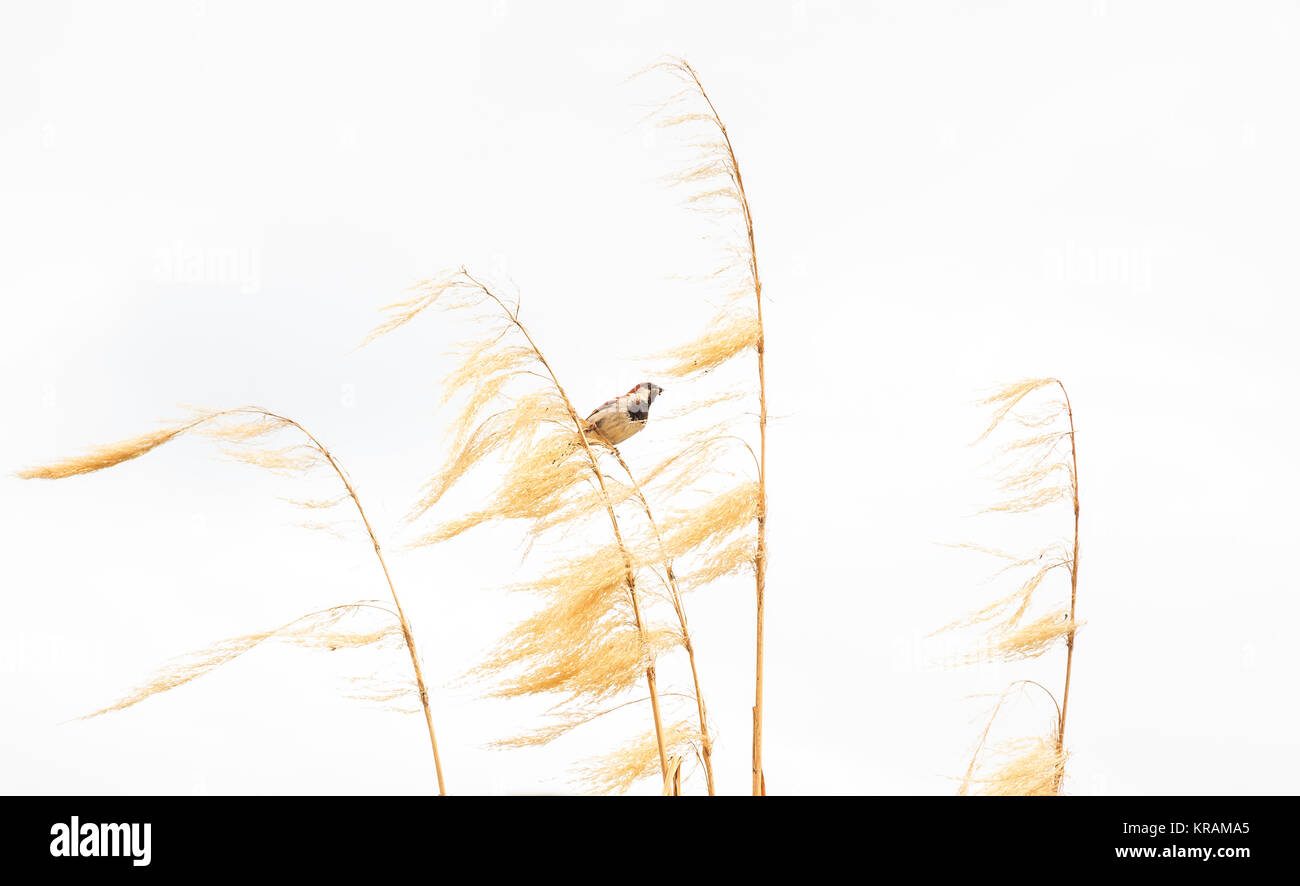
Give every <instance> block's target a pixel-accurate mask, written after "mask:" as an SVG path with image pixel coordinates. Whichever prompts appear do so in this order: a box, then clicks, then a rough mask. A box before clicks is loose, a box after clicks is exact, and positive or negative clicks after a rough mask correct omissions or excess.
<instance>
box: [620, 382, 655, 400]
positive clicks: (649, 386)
mask: <svg viewBox="0 0 1300 886" xmlns="http://www.w3.org/2000/svg"><path fill="white" fill-rule="evenodd" d="M663 392H664V389H663V388H661V387H659V386H658V385H657V384H655V383H654V382H648V381H643V382H641V384H639V385H637V386H636V387H635V388H633V389H632V390H630V391H628V393H629V394H644V395H645V398H646V402H647V403H653V402H654V401H655V398H656V397H658V396H659V395H660V394H662V393H663Z"/></svg>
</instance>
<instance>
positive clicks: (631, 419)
mask: <svg viewBox="0 0 1300 886" xmlns="http://www.w3.org/2000/svg"><path fill="white" fill-rule="evenodd" d="M663 390H664V389H663V388H661V387H659V386H658V385H656V384H651V383H650V382H648V381H643V382H641V384H639V385H637V386H636V387H635V388H633V389H632V390H630V391H628V392H627V393H626V394H624V395H623V396H621V397H615V398H614V399H613V400H610V401H608V402H606V403H602V404H601V405H600V406H598V407H596V411H595V412H593V413H592V414H591V415H589V416H587V424H588V425H589V427H588V433H589V434H591V436H592V437H594V438H595V439H597V440H601V439H603V440H605V441H606V442H608V443H610V444H611V445H614V446H617V445H618V444H620V443H622V442H623V441H624V440H626V439H627V438H628V437H631V436H632V435H633V434H635V433H636V432H637V431H639V430H641V429H642V428H644V427H645V424H646V422H647V421H649V420H650V404H651V403H653V402H654V401H655V398H656V397H658V396H659V395H660V394H662V393H663ZM592 432H594V433H592Z"/></svg>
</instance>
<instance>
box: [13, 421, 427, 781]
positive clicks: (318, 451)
mask: <svg viewBox="0 0 1300 886" xmlns="http://www.w3.org/2000/svg"><path fill="white" fill-rule="evenodd" d="M286 430H292V431H293V432H296V433H297V434H298V435H300V436H301V437H305V438H306V442H300V443H297V444H295V445H291V446H282V447H277V448H268V447H265V446H263V445H260V444H262V443H263V442H264V441H265V440H266V439H267V438H269V437H271V436H273V435H275V434H276V433H277V432H281V431H286ZM190 432H195V433H200V434H203V435H205V436H207V437H210V438H212V439H215V440H218V441H220V442H222V443H224V444H225V446H226V448H225V452H226V454H227V455H229V456H230V457H232V458H234V459H235V460H237V461H242V462H245V463H247V464H252V465H255V466H258V467H262V468H266V469H267V470H270V471H274V472H276V473H281V474H304V473H306V472H307V471H309V470H311V469H312V468H316V467H326V466H328V467H329V468H330V470H331V471H332V473H333V474H334V475H335V476H336V477H337V479H338V480H339V482H341V483H342V484H343V488H344V489H345V490H346V493H345V494H344V495H341V496H339V497H337V498H334V499H326V500H304V501H298V502H295V503H296V504H299V505H301V506H302V507H305V508H308V509H310V510H312V511H320V510H328V509H330V508H333V507H335V506H337V505H338V504H341V503H342V502H343V501H344V500H346V499H351V501H352V503H353V504H354V505H355V506H356V510H357V514H358V515H359V516H360V518H361V522H362V524H363V525H364V526H365V530H366V534H367V536H368V537H369V539H370V542H371V544H372V545H373V547H374V550H375V557H376V558H377V559H378V560H379V565H380V568H381V569H382V570H383V573H384V580H385V581H386V582H387V584H388V590H389V593H390V594H391V596H392V601H393V608H391V609H389V608H388V607H387V606H386V605H383V604H376V603H375V602H374V601H359V602H357V603H350V604H345V605H342V606H335V607H331V608H329V609H325V610H321V611H320V612H316V613H311V614H309V615H305V616H302V617H301V618H298V619H295V620H293V621H291V622H289V623H287V624H284V625H281V626H279V627H277V628H273V629H271V630H269V631H262V632H258V633H254V634H247V635H244V636H241V637H233V638H229V639H226V640H222V641H220V642H218V643H216V644H215V645H213V646H210V647H208V648H207V649H204V650H201V651H199V652H196V653H191V654H190V655H188V656H184V657H182V658H180V659H177V660H176V661H174V662H172V663H171V664H169V665H168V666H166V667H164V668H163V669H162V670H160V671H159V672H158V673H157V674H155V675H154V676H153V677H152V678H151V679H150V680H149V681H148V682H146V683H145V684H143V685H142V686H140V687H137V688H136V689H135V690H133V691H132V692H130V693H129V694H127V695H126V696H125V697H123V698H122V699H120V700H119V701H117V702H115V703H114V704H112V705H109V706H108V707H106V708H103V709H101V710H98V711H95V712H94V713H92V714H87V715H86V716H87V717H94V716H98V715H100V714H105V713H108V712H110V711H117V710H122V709H123V708H127V707H130V706H131V705H134V704H138V703H139V702H141V701H144V700H145V699H146V698H149V697H150V696H153V695H157V694H159V693H161V692H166V691H167V690H169V689H175V688H177V687H178V686H182V685H184V684H185V683H188V682H190V681H191V680H194V679H197V678H198V677H201V676H203V675H204V674H206V673H208V672H209V671H211V670H213V669H214V668H217V667H220V666H221V665H223V664H225V663H227V662H229V661H231V660H233V659H234V658H237V657H238V656H240V655H242V654H244V653H245V652H247V651H249V650H250V649H252V648H254V647H255V646H258V645H260V644H262V643H264V642H267V641H269V640H281V641H287V642H291V643H295V644H297V645H301V646H310V647H316V648H327V649H338V648H344V647H351V648H356V647H359V646H366V645H372V644H376V643H380V642H383V641H384V640H386V639H390V638H391V637H392V636H394V634H395V633H396V632H398V631H400V635H401V637H402V640H403V642H404V644H405V645H406V649H407V652H408V653H409V655H410V659H411V669H412V672H413V674H414V681H415V689H416V692H417V693H418V696H419V699H420V705H421V707H422V708H423V710H424V719H425V724H426V725H427V727H428V732H429V745H430V748H431V750H432V752H433V763H434V771H435V772H436V774H437V778H438V793H439V794H446V792H447V788H446V783H445V781H444V779H443V774H442V759H441V757H440V756H439V754H438V740H437V737H436V735H435V733H434V728H433V714H432V713H431V711H430V709H429V694H428V691H427V689H426V688H425V683H424V674H423V671H422V670H421V667H420V658H419V654H418V652H417V650H416V646H415V637H414V635H413V634H412V632H411V626H410V624H409V623H408V622H407V620H406V614H405V613H404V612H403V611H402V604H401V601H400V600H399V599H398V596H397V588H396V587H395V586H394V585H393V579H392V576H391V575H390V574H389V571H388V564H387V563H386V562H385V560H384V555H383V552H382V550H381V549H380V545H379V540H378V539H377V538H376V537H375V532H374V529H373V528H372V527H371V525H370V520H369V518H367V517H366V512H365V509H364V508H363V507H362V506H361V499H360V498H359V497H358V496H357V493H356V489H355V488H354V487H353V485H352V481H351V480H350V479H349V477H348V474H347V472H346V471H345V470H344V469H343V466H342V465H341V464H339V462H338V460H337V459H335V457H334V455H333V454H332V453H331V452H330V451H329V449H327V448H326V447H325V445H324V444H322V443H321V442H320V441H319V440H318V439H317V438H316V437H315V436H313V435H312V434H311V433H310V432H309V431H308V430H307V429H306V428H304V427H303V426H302V425H300V424H298V422H296V421H294V420H293V419H291V418H287V417H285V416H282V415H277V414H276V413H273V412H269V411H267V410H265V409H262V408H260V407H256V406H246V407H242V408H239V409H227V410H221V411H212V410H200V411H198V412H197V414H196V415H194V416H193V417H191V418H189V419H187V420H185V421H183V422H179V423H176V424H174V425H172V426H170V427H168V428H164V429H163V430H160V431H153V432H150V433H147V434H141V435H140V436H137V437H132V438H130V439H128V440H123V441H120V442H118V443H111V444H107V445H103V446H98V447H95V448H93V449H91V450H89V451H88V452H86V453H84V454H82V455H79V456H72V457H70V458H65V459H62V460H59V461H56V462H51V463H49V464H46V465H40V466H36V467H31V468H27V469H25V470H22V471H20V472H18V476H19V477H22V478H24V479H45V480H55V479H62V478H65V477H73V476H77V475H79V474H88V473H91V472H92V471H101V470H104V469H106V468H111V467H113V466H115V465H119V464H121V463H123V462H126V461H130V460H132V459H135V458H139V457H140V456H142V455H145V454H146V453H148V452H151V451H152V450H154V449H156V448H157V447H159V446H161V445H163V444H164V443H168V442H170V441H171V440H174V439H176V438H177V437H179V436H181V435H182V434H186V433H190ZM306 525H309V526H314V525H318V524H306ZM362 609H370V610H379V611H382V612H385V613H387V614H388V615H389V616H390V617H392V618H393V619H394V621H395V624H390V625H388V627H387V628H382V629H380V630H378V631H374V630H372V631H368V632H363V633H357V632H351V633H349V632H340V631H335V630H332V628H333V627H334V626H335V625H336V624H337V623H338V622H339V620H340V619H342V618H343V617H344V616H347V615H352V614H355V613H356V612H358V611H360V610H362ZM397 695H398V693H396V692H394V691H391V690H389V691H385V690H380V691H379V692H369V693H362V697H367V698H372V699H374V700H376V701H381V702H390V701H392V700H393V699H394V698H395V697H397Z"/></svg>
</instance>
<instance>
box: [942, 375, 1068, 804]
mask: <svg viewBox="0 0 1300 886" xmlns="http://www.w3.org/2000/svg"><path fill="white" fill-rule="evenodd" d="M982 405H984V406H986V407H989V408H990V409H991V411H992V415H991V418H990V421H989V424H988V425H987V427H986V428H985V429H984V432H983V433H982V434H981V435H980V436H979V439H978V440H977V441H976V442H981V441H985V440H988V439H989V438H990V437H992V436H993V435H995V434H997V433H999V432H1003V431H1005V432H1007V433H1009V434H1011V437H1010V439H1009V440H1008V441H1006V442H1004V443H1003V444H1002V445H1001V446H1000V447H999V449H998V455H997V463H998V466H999V488H1000V490H1001V492H1002V494H1003V498H1002V499H1001V500H1000V501H998V502H996V503H994V504H993V505H992V506H991V507H989V508H987V509H986V511H987V512H994V513H1004V514H1032V513H1036V512H1038V511H1041V510H1043V509H1046V508H1048V507H1050V506H1051V505H1054V504H1057V503H1060V502H1068V503H1069V504H1070V505H1071V510H1072V513H1073V516H1074V523H1073V528H1074V532H1073V536H1072V538H1071V539H1070V540H1068V541H1058V542H1053V543H1051V544H1048V545H1046V546H1045V547H1043V548H1041V549H1040V550H1038V551H1036V552H1034V553H1033V554H1031V555H1029V556H1025V557H1018V556H1016V555H1013V554H1007V553H1004V552H1002V551H996V550H991V549H988V548H983V547H980V546H978V545H963V546H962V547H967V548H971V549H974V550H978V551H982V552H984V553H987V554H991V555H994V556H996V557H998V558H1000V559H1002V560H1003V561H1004V565H1003V567H1002V568H1001V569H1000V570H998V572H997V573H996V574H995V576H994V577H995V578H996V579H999V580H1001V579H1002V577H1003V576H1008V575H1019V576H1020V578H1019V579H1018V580H1017V582H1016V586H1015V587H1014V589H1013V590H1012V591H1011V592H1010V593H1006V594H1004V595H1002V596H1001V597H1000V598H998V599H996V600H994V601H993V602H992V603H989V604H986V605H985V606H983V607H981V608H979V609H977V610H975V611H974V612H971V613H969V614H968V615H966V616H965V617H963V618H961V619H959V620H958V621H956V622H953V623H952V624H949V625H947V626H946V627H944V628H941V630H944V631H947V630H957V629H965V628H979V629H981V630H983V631H984V635H983V637H982V638H981V641H980V643H979V644H978V646H977V648H976V649H975V650H974V651H973V652H972V653H971V654H970V655H969V656H968V658H967V660H970V661H975V660H1002V661H1015V660H1022V659H1028V658H1037V657H1038V656H1041V655H1043V654H1045V653H1047V652H1049V651H1050V650H1052V649H1055V648H1057V647H1059V646H1060V645H1062V644H1063V645H1064V646H1065V647H1066V660H1065V680H1064V689H1063V691H1062V695H1061V699H1060V701H1059V702H1058V701H1057V698H1056V696H1055V694H1053V693H1052V692H1051V691H1050V690H1048V689H1047V688H1046V687H1044V686H1042V685H1041V684H1038V683H1034V684H1033V685H1035V686H1038V687H1039V688H1041V689H1043V691H1044V692H1045V693H1047V695H1048V696H1049V698H1051V700H1052V703H1053V705H1054V706H1055V708H1056V715H1057V716H1056V719H1055V722H1054V728H1053V734H1052V735H1051V736H1050V738H1034V739H1027V740H1024V741H1015V742H1012V743H1011V744H1008V745H1003V746H1000V749H999V750H998V751H997V752H996V753H995V754H993V755H992V756H993V757H994V758H996V759H993V760H989V759H986V758H987V757H988V756H989V755H982V752H983V750H984V746H985V743H986V740H987V737H988V731H989V728H988V727H986V728H985V732H984V735H983V737H981V739H980V742H979V745H978V747H977V748H976V751H975V753H974V755H973V756H972V758H971V764H970V768H969V769H968V771H967V774H966V778H965V780H964V781H963V785H962V791H961V792H962V793H968V792H969V791H970V790H971V786H972V785H977V786H978V788H979V792H981V793H994V794H1008V793H1011V794H1045V793H1048V794H1058V793H1060V791H1061V788H1062V786H1063V784H1064V777H1065V760H1066V756H1067V753H1066V750H1065V724H1066V714H1067V713H1068V710H1069V700H1070V676H1071V672H1072V668H1073V663H1074V643H1075V637H1076V636H1077V634H1078V631H1079V627H1080V623H1079V622H1078V620H1077V619H1076V616H1075V609H1076V603H1077V596H1078V562H1079V484H1078V472H1077V458H1076V448H1075V433H1074V414H1073V411H1072V409H1071V407H1070V400H1069V395H1068V394H1067V393H1066V390H1065V386H1064V385H1063V384H1061V382H1060V381H1058V380H1057V379H1052V378H1039V379H1028V380H1025V381H1020V382H1016V383H1014V384H1009V385H1006V386H1004V387H1003V388H1001V389H999V390H998V391H996V392H995V393H994V394H992V395H991V396H989V397H987V398H986V399H984V400H983V401H982ZM1056 574H1064V575H1068V576H1069V580H1070V584H1069V601H1068V606H1067V605H1066V604H1065V603H1063V602H1060V601H1059V596H1058V598H1057V602H1048V603H1047V604H1046V605H1042V604H1041V598H1042V597H1043V596H1044V594H1048V595H1050V592H1048V591H1044V588H1045V587H1046V586H1047V579H1049V578H1050V577H1051V576H1052V575H1056ZM1005 699H1006V694H1005V693H1004V695H1003V698H1002V700H1000V701H999V702H998V705H997V707H995V708H994V711H993V715H992V716H991V717H990V719H989V727H991V726H992V723H993V720H994V719H995V718H996V717H997V715H998V712H999V710H1000V709H1001V707H1002V702H1003V701H1005Z"/></svg>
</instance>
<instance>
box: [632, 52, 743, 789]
mask: <svg viewBox="0 0 1300 886" xmlns="http://www.w3.org/2000/svg"><path fill="white" fill-rule="evenodd" d="M651 70H662V71H666V72H668V73H669V74H670V75H672V76H674V77H676V78H677V79H678V80H679V81H680V82H681V84H682V87H683V88H682V89H681V90H680V91H678V92H677V93H676V94H675V95H673V96H671V97H670V98H669V100H668V101H667V102H666V103H665V105H664V106H663V108H662V109H661V111H662V112H663V115H662V117H661V120H660V123H661V125H663V126H682V125H690V126H698V127H701V128H702V129H703V131H704V132H705V133H706V135H705V136H704V137H703V140H702V141H701V142H699V143H697V144H696V147H697V148H698V149H699V150H700V157H699V158H698V162H696V163H695V164H694V165H692V166H690V167H689V168H687V169H685V170H684V171H682V172H681V173H679V174H678V175H676V176H674V177H673V181H674V183H676V184H679V185H686V186H689V187H691V188H693V191H692V193H691V194H690V196H689V197H688V202H689V203H690V204H691V205H693V206H695V207H697V208H702V209H707V210H709V211H715V212H722V213H724V214H725V213H732V214H737V213H738V215H739V220H740V221H741V223H742V224H743V233H742V234H741V236H740V243H739V244H737V245H736V246H735V247H734V250H735V252H736V253H737V254H739V255H740V259H739V260H738V262H736V264H733V265H730V266H728V268H724V269H723V271H727V270H731V269H734V268H736V266H737V265H738V266H739V268H738V269H739V270H740V271H741V276H742V280H740V281H739V290H740V292H743V293H744V294H745V295H747V296H748V297H749V298H751V299H752V305H753V313H752V314H750V313H749V312H748V311H746V312H743V313H739V314H738V313H736V312H734V311H733V312H727V311H724V312H723V313H722V314H720V315H719V316H718V317H717V318H716V319H715V321H714V323H713V327H712V328H711V329H710V331H709V332H708V333H707V334H706V335H705V336H704V337H703V338H701V339H700V340H698V341H697V342H696V343H693V345H688V346H686V347H683V348H681V349H678V350H677V351H675V352H673V354H672V356H673V357H675V358H677V360H678V363H677V369H678V372H677V373H676V374H680V375H689V374H695V373H704V372H708V371H709V370H711V369H712V368H713V367H715V366H717V365H719V364H720V363H721V362H723V361H725V360H727V359H730V357H732V356H735V355H736V354H738V353H740V352H741V351H744V350H748V349H749V348H753V350H754V351H755V353H756V355H757V358H758V364H757V369H758V402H759V412H758V437H759V452H758V457H757V462H758V487H757V510H756V520H757V539H756V545H755V549H754V561H753V563H754V595H755V607H756V612H755V641H754V707H753V744H752V755H751V779H752V780H751V789H752V793H753V795H754V796H759V795H762V794H765V793H766V792H767V791H766V783H765V779H764V773H763V679H764V673H763V638H764V619H765V615H766V595H767V557H768V554H767V376H766V366H765V357H766V347H765V342H764V337H763V282H762V278H761V277H760V276H759V273H758V250H757V248H756V246H755V243H754V218H753V214H752V213H751V212H750V207H749V196H748V194H747V193H746V191H745V180H744V178H743V177H742V175H741V172H740V163H739V161H738V160H737V159H736V151H735V147H734V145H733V144H732V141H731V135H730V134H729V133H728V132H727V127H726V125H725V124H724V123H723V122H722V117H721V116H720V115H719V113H718V110H717V108H716V107H715V106H714V104H713V100H712V98H710V96H709V93H708V91H707V90H706V89H705V88H704V84H703V82H702V81H701V80H700V77H699V75H698V74H697V73H696V71H695V69H694V68H693V67H691V65H690V64H689V63H688V62H687V61H686V60H685V59H681V58H670V59H667V60H665V61H663V62H660V63H659V64H657V65H655V66H653V67H652V68H651ZM740 292H737V291H735V290H733V291H732V292H731V293H729V294H731V295H738V294H740Z"/></svg>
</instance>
